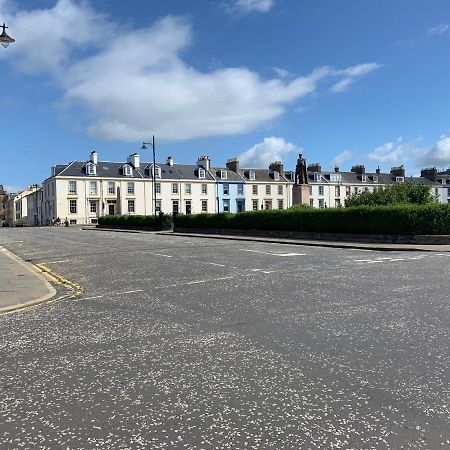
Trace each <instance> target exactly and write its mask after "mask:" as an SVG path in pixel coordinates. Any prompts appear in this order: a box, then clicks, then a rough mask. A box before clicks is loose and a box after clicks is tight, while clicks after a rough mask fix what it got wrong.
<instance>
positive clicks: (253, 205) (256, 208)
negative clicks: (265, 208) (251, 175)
mask: <svg viewBox="0 0 450 450" xmlns="http://www.w3.org/2000/svg"><path fill="white" fill-rule="evenodd" d="M252 209H253V211H258V200H252Z"/></svg>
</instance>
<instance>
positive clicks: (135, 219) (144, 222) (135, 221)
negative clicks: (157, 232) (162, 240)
mask: <svg viewBox="0 0 450 450" xmlns="http://www.w3.org/2000/svg"><path fill="white" fill-rule="evenodd" d="M98 223H99V225H106V226H108V225H112V226H123V227H124V228H158V229H161V228H162V229H166V228H170V227H171V226H172V217H171V216H168V215H164V216H162V217H160V216H157V217H156V222H155V216H138V215H132V216H129V215H116V216H102V217H99V218H98Z"/></svg>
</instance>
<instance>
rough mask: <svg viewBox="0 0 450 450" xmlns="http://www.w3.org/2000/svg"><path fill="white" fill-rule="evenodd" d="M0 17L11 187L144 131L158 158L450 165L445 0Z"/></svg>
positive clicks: (35, 12) (292, 1)
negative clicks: (6, 37) (4, 29)
mask: <svg viewBox="0 0 450 450" xmlns="http://www.w3.org/2000/svg"><path fill="white" fill-rule="evenodd" d="M0 21H5V22H6V23H7V25H8V26H9V29H8V32H9V34H10V35H11V36H12V37H14V38H15V39H16V42H15V43H14V44H12V45H10V46H9V47H8V48H7V49H4V48H3V47H0V70H1V82H2V90H1V92H2V93H1V103H2V106H3V108H2V113H3V114H2V121H0V137H1V141H0V149H1V152H0V157H1V164H2V168H3V170H2V175H1V179H0V184H3V185H5V186H7V188H8V189H9V190H10V191H11V190H17V189H19V188H20V187H24V186H26V185H28V184H32V183H39V182H41V181H42V180H43V179H45V178H46V177H47V176H48V175H49V173H50V167H51V166H52V165H54V164H57V163H67V162H70V161H72V160H74V159H80V160H86V159H87V158H88V155H89V153H90V151H91V150H94V149H95V150H96V151H97V152H98V153H99V158H100V159H101V160H109V161H120V160H125V159H126V157H127V155H129V154H130V153H132V152H134V151H137V150H139V149H140V143H141V142H142V140H144V139H145V140H149V139H150V138H151V135H152V134H153V133H154V134H155V136H156V142H157V155H158V159H159V160H161V161H163V160H165V158H166V157H167V156H168V155H172V156H173V157H174V159H175V161H178V162H183V163H189V162H195V161H196V159H197V157H198V156H200V155H209V156H210V158H211V159H212V161H213V164H214V165H224V164H225V162H226V160H227V159H228V158H230V157H239V159H240V161H241V164H242V165H243V166H247V167H249V166H254V167H265V166H267V165H268V163H269V162H270V161H272V160H276V159H281V160H283V161H284V163H285V167H287V168H293V167H294V165H295V160H296V157H297V153H298V152H303V154H304V155H305V156H306V159H307V161H308V162H321V163H322V167H323V168H327V169H332V168H333V167H334V165H335V164H338V165H339V166H340V167H341V169H342V170H348V169H349V168H350V167H351V165H352V164H365V165H366V168H367V170H374V169H375V168H376V167H377V166H378V165H380V167H381V168H382V169H384V170H389V168H390V167H391V166H393V165H398V164H405V167H406V170H407V173H408V174H416V173H418V172H420V168H421V167H425V166H437V167H438V168H447V167H448V166H450V108H449V107H448V105H449V104H450V81H449V80H450V79H449V75H448V74H449V73H450V58H448V55H449V54H450V3H449V2H448V0H427V1H425V0H421V1H418V0H377V1H372V2H369V1H365V2H361V1H360V0H345V1H344V0H342V1H336V0H320V1H318V0H309V1H303V0H217V1H215V0H196V1H189V2H188V1H185V0H180V1H178V0H171V1H167V0H152V1H151V2H149V1H147V0H130V1H128V2H116V1H111V0H90V1H75V0H59V1H56V0H27V1H20V0H0ZM141 155H142V156H143V157H144V159H148V160H149V159H150V155H147V156H145V154H142V152H141Z"/></svg>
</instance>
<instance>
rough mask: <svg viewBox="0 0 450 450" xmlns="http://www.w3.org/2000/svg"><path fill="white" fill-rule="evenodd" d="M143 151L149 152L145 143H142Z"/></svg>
mask: <svg viewBox="0 0 450 450" xmlns="http://www.w3.org/2000/svg"><path fill="white" fill-rule="evenodd" d="M141 150H147V146H146V145H145V142H143V143H142V147H141Z"/></svg>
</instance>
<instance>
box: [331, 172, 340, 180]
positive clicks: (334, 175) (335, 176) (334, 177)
mask: <svg viewBox="0 0 450 450" xmlns="http://www.w3.org/2000/svg"><path fill="white" fill-rule="evenodd" d="M330 181H334V182H339V181H341V174H340V173H331V174H330Z"/></svg>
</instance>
